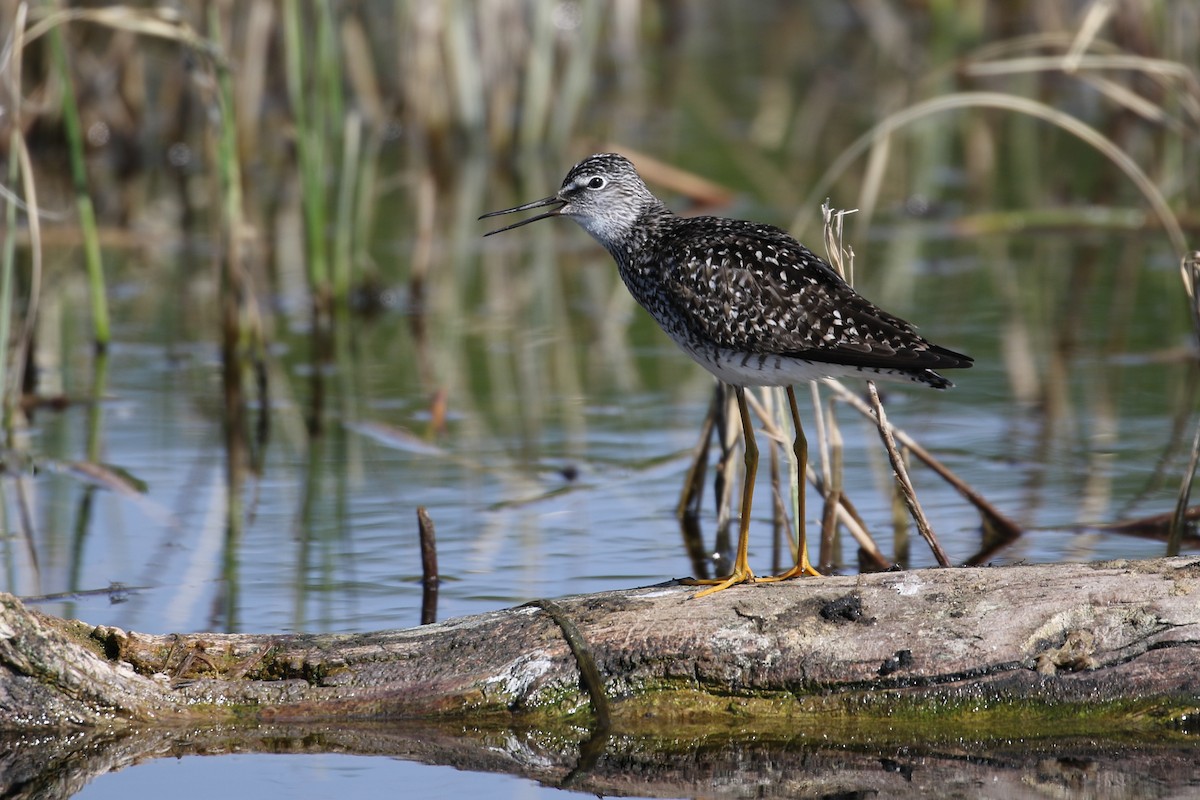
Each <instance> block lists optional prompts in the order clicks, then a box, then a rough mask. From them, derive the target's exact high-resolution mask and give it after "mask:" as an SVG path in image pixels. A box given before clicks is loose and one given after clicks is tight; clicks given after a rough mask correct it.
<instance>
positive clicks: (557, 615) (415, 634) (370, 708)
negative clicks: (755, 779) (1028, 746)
mask: <svg viewBox="0 0 1200 800" xmlns="http://www.w3.org/2000/svg"><path fill="white" fill-rule="evenodd" d="M1197 587H1200V561H1197V560H1196V559H1194V558H1191V559H1189V558H1178V559H1164V560H1156V561H1144V562H1120V563H1107V564H1098V565H1046V566H1023V567H1004V568H994V569H949V570H916V571H911V572H892V573H880V574H874V575H857V576H849V577H838V578H826V579H819V580H818V579H812V580H796V581H790V582H787V583H785V584H773V585H759V586H747V587H739V588H735V589H731V590H729V591H726V592H722V593H720V594H718V595H714V596H712V597H708V598H704V599H702V600H693V599H691V596H692V595H693V594H694V592H695V590H694V589H691V588H688V587H675V586H662V587H653V588H648V589H638V590H630V591H624V592H610V593H606V594H599V595H590V596H581V597H572V598H566V599H563V600H560V601H558V602H557V603H555V604H546V607H545V608H534V607H523V608H516V609H509V610H506V611H499V612H494V613H490V614H482V615H479V616H474V617H468V618H464V619H459V620H451V621H449V622H445V623H441V624H437V625H429V626H425V627H421V628H415V629H411V630H402V631H388V632H381V633H372V634H355V635H307V634H302V635H288V636H273V635H227V634H194V635H186V636H177V635H170V636H151V635H145V634H133V633H125V632H123V631H120V630H117V629H114V628H105V627H100V628H92V627H90V626H87V625H84V624H83V623H78V622H66V621H63V620H58V619H54V618H50V617H44V616H41V615H38V614H35V613H33V612H30V611H27V610H26V609H25V608H24V607H23V606H22V605H21V604H20V603H19V602H17V601H16V600H14V599H13V598H11V597H8V596H0V601H2V602H0V665H2V666H3V667H4V669H3V670H0V720H3V721H4V724H5V725H6V726H8V727H19V728H21V727H23V728H38V727H47V726H57V727H62V726H66V725H71V724H97V723H101V722H111V721H112V720H113V719H117V720H120V719H130V720H144V721H158V722H162V721H170V720H182V721H191V722H196V721H201V720H209V721H222V720H229V719H240V720H258V721H274V722H282V721H289V720H293V721H300V720H315V719H324V720H328V719H353V718H378V717H384V716H386V717H398V716H413V715H421V716H432V717H437V716H448V715H454V716H459V715H464V714H466V715H472V717H473V721H475V722H478V721H480V720H482V719H485V718H490V719H491V720H493V721H495V722H507V721H511V720H512V719H514V718H516V717H518V716H522V715H523V719H524V721H526V722H530V721H534V722H546V721H549V720H553V719H556V718H561V717H562V716H563V715H564V714H565V713H568V712H571V711H576V710H579V709H584V708H586V706H587V705H588V703H589V699H588V698H589V694H588V692H587V691H585V690H584V689H583V688H581V680H580V675H581V668H580V664H582V665H584V666H588V663H589V661H590V662H592V665H593V666H594V670H592V672H593V674H595V675H597V676H598V678H599V681H600V684H601V685H593V686H592V687H590V688H591V691H592V692H593V696H594V700H595V701H596V702H599V703H601V704H603V703H605V700H606V698H607V704H608V706H609V710H610V711H611V715H612V725H613V728H614V729H615V730H622V729H631V728H636V729H637V730H639V731H642V732H645V731H646V730H647V729H648V728H653V727H655V726H659V727H661V728H662V729H663V730H665V729H667V728H673V729H676V730H677V729H678V727H679V726H680V725H681V724H686V723H687V722H691V721H708V722H712V721H716V720H720V719H728V720H737V721H738V724H739V725H741V726H743V727H745V726H749V727H758V728H760V729H761V730H762V731H763V732H766V731H769V730H772V729H775V728H778V727H779V726H784V727H786V729H787V730H788V731H789V732H790V733H791V735H797V732H798V731H801V730H804V729H805V727H806V726H811V727H813V729H817V726H818V725H819V729H821V730H826V731H828V730H830V729H831V727H836V726H837V725H838V724H840V723H838V722H837V719H838V716H839V715H840V716H841V717H847V718H848V717H851V716H855V717H856V718H860V717H861V715H863V714H865V715H867V716H874V715H889V716H891V719H890V721H889V723H888V724H889V725H892V726H894V725H897V724H899V721H900V720H903V719H904V717H905V715H904V714H897V711H898V710H902V709H905V708H907V709H914V708H915V707H919V708H923V709H925V710H926V711H928V710H931V709H932V710H934V711H936V712H937V713H945V712H947V711H950V712H957V711H965V710H971V711H972V712H973V713H972V714H971V715H970V717H971V720H972V722H971V723H970V724H973V725H980V724H986V725H989V726H993V730H994V731H995V732H997V733H998V732H999V730H1000V728H997V727H995V726H999V725H1001V724H1002V722H1003V721H1004V720H1008V721H1009V724H1014V725H1018V726H1019V727H1018V728H1016V732H1017V733H1019V734H1027V733H1028V732H1029V728H1028V726H1029V724H1030V721H1029V719H1028V718H1023V719H1021V720H1019V721H1016V722H1014V721H1013V720H1012V715H1011V709H1012V708H1013V706H1012V704H1011V701H1034V702H1033V703H1032V704H1030V703H1028V702H1023V703H1021V704H1020V707H1021V708H1024V709H1029V708H1031V707H1038V708H1040V709H1042V710H1043V713H1050V712H1052V710H1053V709H1054V707H1055V706H1056V704H1068V705H1074V704H1091V705H1094V704H1096V703H1097V702H1098V701H1113V700H1121V701H1127V702H1126V703H1125V705H1124V706H1122V708H1124V709H1125V710H1128V708H1129V705H1130V704H1135V705H1136V708H1137V710H1138V712H1139V716H1140V717H1141V718H1142V719H1143V720H1144V719H1146V718H1147V717H1148V716H1149V717H1150V718H1152V719H1157V720H1158V724H1160V725H1161V724H1162V723H1163V722H1166V721H1169V720H1168V719H1167V718H1169V717H1171V716H1172V715H1175V714H1177V713H1182V710H1191V711H1194V710H1195V709H1194V706H1195V704H1196V696H1197V695H1198V694H1200V670H1197V669H1196V666H1195V665H1196V664H1197V663H1200V603H1198V602H1197V596H1198V595H1197V592H1196V589H1197ZM547 609H549V610H547ZM564 632H568V633H571V634H572V635H571V636H566V635H564ZM568 641H571V642H572V645H570V646H569V644H568ZM573 648H574V649H573ZM586 673H587V670H584V671H583V674H586ZM914 704H915V705H914ZM1188 704H1190V706H1189V705H1188ZM1108 708H1109V710H1110V711H1111V710H1113V708H1114V707H1112V706H1109V707H1108ZM1181 708H1182V710H1181ZM812 712H820V716H819V718H816V717H810V716H809V714H810V713H812ZM989 712H991V716H990V717H989V716H988V714H989ZM1006 713H1007V716H1006ZM947 717H948V718H949V717H952V714H948V715H947ZM841 724H844V723H841ZM941 724H949V721H948V720H947V721H945V722H939V725H941ZM956 724H961V720H959V721H957V722H956ZM1094 724H1095V718H1094V717H1092V718H1091V721H1090V722H1086V721H1077V722H1076V723H1075V725H1076V727H1074V728H1072V727H1071V724H1070V722H1064V721H1063V720H1061V719H1060V720H1057V721H1056V723H1055V730H1056V731H1058V732H1059V734H1060V735H1069V734H1070V733H1072V732H1079V733H1085V732H1088V731H1089V730H1092V729H1091V728H1089V727H1088V725H1094ZM1106 724H1107V723H1106ZM1139 724H1145V723H1144V722H1141V723H1139ZM1064 726H1065V727H1064Z"/></svg>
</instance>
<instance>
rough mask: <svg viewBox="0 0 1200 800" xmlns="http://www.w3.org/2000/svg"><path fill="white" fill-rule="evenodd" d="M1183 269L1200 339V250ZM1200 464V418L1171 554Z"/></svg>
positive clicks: (1173, 551) (1177, 545)
mask: <svg viewBox="0 0 1200 800" xmlns="http://www.w3.org/2000/svg"><path fill="white" fill-rule="evenodd" d="M1179 268H1180V270H1181V271H1182V273H1183V279H1184V280H1183V285H1184V288H1185V290H1186V291H1187V293H1188V299H1189V300H1190V301H1191V302H1190V303H1189V304H1188V305H1189V306H1190V307H1191V312H1192V332H1193V333H1195V335H1196V339H1197V341H1200V299H1197V298H1200V295H1197V294H1196V291H1195V289H1196V283H1197V279H1200V250H1193V251H1192V252H1190V253H1188V254H1187V255H1186V256H1184V258H1183V259H1182V261H1181V263H1180V266H1179ZM1197 466H1200V422H1198V423H1197V424H1196V433H1195V436H1193V438H1192V455H1191V458H1190V459H1189V461H1188V465H1187V468H1186V469H1185V470H1184V471H1183V479H1182V481H1181V483H1180V486H1179V497H1178V499H1177V500H1176V501H1175V513H1174V515H1173V516H1172V517H1171V532H1170V534H1169V535H1168V537H1167V554H1168V555H1178V554H1179V548H1180V547H1181V546H1182V544H1183V534H1184V529H1185V528H1186V527H1187V508H1188V503H1189V502H1190V501H1191V496H1192V481H1193V480H1194V479H1195V477H1196V468H1197Z"/></svg>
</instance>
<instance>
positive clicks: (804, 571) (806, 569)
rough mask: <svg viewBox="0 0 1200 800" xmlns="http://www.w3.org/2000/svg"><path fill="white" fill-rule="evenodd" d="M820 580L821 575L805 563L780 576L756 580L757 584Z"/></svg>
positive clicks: (769, 576)
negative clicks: (794, 579)
mask: <svg viewBox="0 0 1200 800" xmlns="http://www.w3.org/2000/svg"><path fill="white" fill-rule="evenodd" d="M809 577H811V578H820V577H822V576H821V573H819V572H817V570H816V569H815V568H814V567H813V565H812V564H809V563H808V562H807V561H805V562H804V563H803V564H797V565H796V566H794V567H792V568H791V569H789V570H788V571H787V572H781V573H779V574H778V575H768V576H766V577H764V578H755V583H775V582H776V581H786V580H791V579H792V578H809Z"/></svg>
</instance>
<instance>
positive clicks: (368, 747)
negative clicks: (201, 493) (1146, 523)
mask: <svg viewBox="0 0 1200 800" xmlns="http://www.w3.org/2000/svg"><path fill="white" fill-rule="evenodd" d="M251 752H253V753H289V754H299V753H347V754H355V755H368V756H371V755H373V756H388V757H394V758H402V759H406V760H410V761H415V762H420V763H425V764H444V765H451V766H454V767H455V768H456V769H461V770H471V771H474V772H486V773H493V774H498V775H513V776H519V777H522V778H527V779H530V780H535V781H538V782H540V783H543V784H547V785H550V786H562V787H569V788H571V789H574V790H576V791H578V792H587V793H589V794H595V795H598V796H612V795H616V796H624V795H636V796H638V797H690V796H701V797H714V798H717V797H719V798H735V797H754V798H764V797H766V798H773V797H780V798H782V797H876V798H885V797H886V798H925V797H1031V796H1032V797H1097V796H1098V797H1188V796H1191V794H1190V792H1191V789H1192V788H1194V786H1195V782H1196V780H1197V779H1198V778H1200V767H1198V766H1197V762H1196V750H1195V746H1194V745H1189V744H1188V743H1184V742H1177V743H1176V744H1175V745H1173V746H1166V745H1156V744H1149V743H1146V742H1138V743H1136V744H1134V745H1126V746H1121V745H1110V746H1107V747H1105V746H1100V745H1098V744H1097V743H1096V741H1095V740H1094V739H1093V738H1088V739H1077V740H1061V739H1054V740H1048V741H1031V740H1029V739H1023V740H1011V739H1010V740H1001V741H981V740H975V739H971V740H961V739H957V740H953V741H949V740H947V741H944V742H943V743H934V744H917V745H912V744H908V743H905V744H894V743H891V742H878V743H877V742H871V741H865V742H864V741H854V742H849V743H846V742H839V743H837V744H832V743H830V741H829V739H827V738H826V737H822V736H815V737H811V738H809V739H804V738H802V737H797V736H794V735H793V736H785V737H782V738H772V737H763V736H761V735H759V734H749V735H747V734H741V735H739V733H738V732H736V731H730V730H728V729H724V730H721V731H718V732H715V733H710V734H708V735H706V736H695V737H692V736H687V735H684V736H678V735H676V736H669V737H641V736H631V735H610V736H601V737H595V738H592V739H588V740H585V741H583V742H581V741H580V740H579V739H578V733H577V732H575V733H574V734H572V733H571V732H568V733H566V734H564V733H563V732H562V731H559V732H556V734H555V735H546V734H545V733H544V732H542V731H539V730H529V729H519V728H516V729H508V730H504V731H481V730H479V729H477V728H474V727H472V726H464V725H461V724H459V725H454V726H451V725H446V724H442V725H434V724H428V723H421V722H412V721H410V722H408V723H397V722H395V721H392V722H387V723H378V722H376V723H364V722H342V723H338V724H264V725H259V726H236V725H217V726H213V727H209V728H195V727H191V726H188V727H184V726H157V727H154V728H149V729H145V730H137V731H120V732H114V731H104V730H95V731H89V732H87V733H80V734H76V735H73V736H56V737H42V738H40V739H38V740H36V743H33V740H32V737H25V738H24V740H19V739H18V738H16V737H14V738H8V739H6V738H4V737H3V735H0V797H4V798H6V800H56V799H57V798H68V797H72V796H74V795H75V794H76V793H78V792H79V791H80V790H81V789H82V788H83V786H84V785H86V784H87V783H88V782H90V781H91V780H93V779H95V778H97V777H99V776H102V775H106V774H107V773H110V772H114V771H117V770H120V769H124V768H127V767H131V766H134V765H136V764H139V763H141V762H144V761H147V760H149V759H152V758H179V757H182V756H189V755H207V756H212V755H223V754H227V753H242V754H244V753H251ZM213 769H214V770H215V772H214V773H213V774H215V775H220V774H221V772H220V765H219V764H214V765H213ZM360 769H361V768H360ZM419 788H420V787H410V791H409V794H416V793H418V791H419ZM109 793H110V794H111V791H110V792H109ZM499 793H500V792H499V791H497V794H499ZM398 794H402V793H398ZM581 796H582V795H581Z"/></svg>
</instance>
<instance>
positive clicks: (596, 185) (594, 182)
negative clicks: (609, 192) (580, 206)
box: [587, 175, 607, 189]
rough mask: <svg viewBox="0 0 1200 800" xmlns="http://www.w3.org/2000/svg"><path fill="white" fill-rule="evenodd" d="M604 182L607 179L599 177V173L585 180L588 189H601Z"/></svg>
mask: <svg viewBox="0 0 1200 800" xmlns="http://www.w3.org/2000/svg"><path fill="white" fill-rule="evenodd" d="M606 182H607V181H605V180H604V178H601V177H600V176H599V175H597V176H596V177H594V178H592V179H591V180H590V181H588V182H587V187H588V188H589V189H603V188H604V184H605V183H606Z"/></svg>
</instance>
